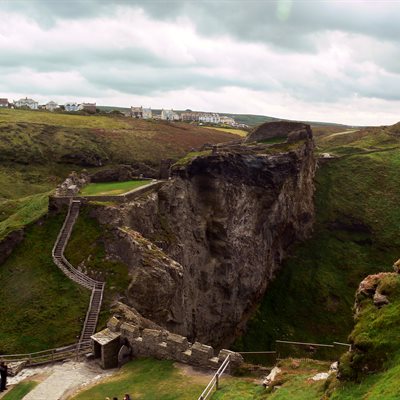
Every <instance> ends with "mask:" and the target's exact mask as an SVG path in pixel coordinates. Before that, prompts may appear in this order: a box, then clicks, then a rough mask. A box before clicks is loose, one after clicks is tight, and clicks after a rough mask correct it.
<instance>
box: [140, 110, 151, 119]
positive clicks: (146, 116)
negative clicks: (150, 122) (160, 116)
mask: <svg viewBox="0 0 400 400" xmlns="http://www.w3.org/2000/svg"><path fill="white" fill-rule="evenodd" d="M142 116H143V119H151V118H152V117H153V113H152V111H151V108H142Z"/></svg>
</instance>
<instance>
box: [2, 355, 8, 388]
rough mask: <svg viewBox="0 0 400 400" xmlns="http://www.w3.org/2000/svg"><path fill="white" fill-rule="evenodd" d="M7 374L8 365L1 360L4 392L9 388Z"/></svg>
mask: <svg viewBox="0 0 400 400" xmlns="http://www.w3.org/2000/svg"><path fill="white" fill-rule="evenodd" d="M7 375H8V367H7V365H6V363H5V362H4V361H2V362H0V379H1V383H0V392H4V391H5V390H6V389H7Z"/></svg>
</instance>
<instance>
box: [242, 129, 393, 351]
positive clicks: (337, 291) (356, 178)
mask: <svg viewBox="0 0 400 400" xmlns="http://www.w3.org/2000/svg"><path fill="white" fill-rule="evenodd" d="M343 143H346V144H345V147H346V150H345V151H343V146H344V145H343ZM317 144H318V151H319V152H321V153H322V152H326V151H329V152H335V153H338V154H340V153H342V154H345V155H343V157H341V158H338V159H335V160H332V161H328V162H326V163H323V164H321V165H320V166H319V169H318V171H317V177H316V197H315V202H316V212H317V221H316V224H315V231H314V234H313V236H312V237H311V238H310V239H309V240H307V241H306V242H304V243H300V244H298V245H297V246H296V247H295V248H294V249H293V251H292V253H291V256H290V257H288V259H287V260H286V261H285V262H284V265H283V266H282V269H281V271H280V272H279V274H278V276H277V278H276V279H275V281H273V282H272V283H271V284H270V286H269V288H268V289H267V293H266V294H265V296H264V298H263V300H262V302H261V304H260V306H259V307H258V309H257V311H256V313H255V314H254V316H253V318H252V319H251V320H250V322H249V324H248V329H247V332H246V333H245V335H244V336H243V337H242V338H241V339H239V340H238V341H237V343H236V348H238V349H246V350H268V349H271V348H272V347H273V345H274V341H275V340H276V339H294V340H299V341H313V342H320V343H329V342H332V341H334V340H338V341H346V340H347V336H348V335H349V333H350V331H351V329H352V325H353V322H352V306H353V303H354V293H355V290H356V289H357V287H358V285H359V283H360V281H361V280H362V279H363V278H364V277H365V276H366V275H368V274H371V273H375V272H378V271H386V270H388V269H390V268H391V267H390V266H391V265H392V264H393V262H394V261H395V260H397V259H398V258H399V256H400V235H399V226H400V208H399V207H398V200H399V198H400V185H399V184H398V182H399V181H400V141H399V138H398V137H397V136H394V135H392V131H390V130H389V129H371V130H367V131H366V132H361V133H351V134H349V135H337V136H335V135H332V136H331V137H324V138H323V139H321V140H319V141H317Z"/></svg>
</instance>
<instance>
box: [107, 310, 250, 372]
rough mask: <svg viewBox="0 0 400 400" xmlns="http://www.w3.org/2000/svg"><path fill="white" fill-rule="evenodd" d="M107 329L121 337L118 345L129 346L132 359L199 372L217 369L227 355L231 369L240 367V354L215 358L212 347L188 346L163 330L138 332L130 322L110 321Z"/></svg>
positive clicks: (227, 352) (223, 352)
mask: <svg viewBox="0 0 400 400" xmlns="http://www.w3.org/2000/svg"><path fill="white" fill-rule="evenodd" d="M107 327H108V328H107V329H109V330H110V331H112V332H119V333H120V334H121V345H122V344H125V345H126V344H127V343H129V346H130V348H131V351H132V356H133V357H154V358H157V359H161V360H174V361H179V362H182V363H185V364H189V365H193V366H196V367H202V368H211V369H218V368H219V367H220V365H221V364H222V362H223V361H224V360H225V358H226V357H227V356H228V355H230V360H231V362H230V368H231V370H232V369H235V368H237V367H238V366H240V365H241V364H242V363H243V357H242V356H241V355H240V354H239V353H235V352H233V351H230V350H226V349H223V350H220V351H219V352H218V354H216V352H215V350H214V349H213V348H212V347H211V346H207V345H205V344H203V343H199V342H195V343H190V342H189V341H188V339H187V338H186V337H185V336H181V335H177V334H175V333H172V332H169V331H167V330H163V329H149V328H145V329H140V328H139V326H138V325H135V324H134V323H131V322H125V321H122V320H119V319H118V318H116V317H115V316H114V317H112V318H111V319H110V320H109V322H108V324H107Z"/></svg>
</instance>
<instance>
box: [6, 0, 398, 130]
mask: <svg viewBox="0 0 400 400" xmlns="http://www.w3.org/2000/svg"><path fill="white" fill-rule="evenodd" d="M399 21H400V0H399V1H397V0H395V1H385V0H380V1H372V0H371V1H363V0H358V1H351V0H345V1H344V0H342V1H334V0H325V1H322V0H308V1H305V0H279V1H278V0H277V1H272V0H271V1H268V0H262V1H260V0H258V1H254V0H219V1H218V0H212V1H207V0H191V1H190V0H176V1H167V0H166V1H163V0H158V1H152V0H150V1H134V0H132V1H120V0H114V1H112V0H108V1H102V0H81V1H73V0H68V1H62V0H52V1H49V0H47V1H44V0H37V1H36V0H0V97H7V98H9V99H11V100H17V99H19V98H21V97H26V96H27V97H31V98H34V99H35V100H38V101H39V102H41V103H46V102H47V101H49V100H54V101H57V102H59V103H61V104H62V103H65V102H68V101H77V102H89V101H90V102H92V101H93V102H96V103H97V104H98V105H112V106H121V107H130V106H140V105H142V106H144V107H152V108H173V109H177V110H184V109H192V110H202V111H214V112H220V113H243V114H261V115H268V116H273V117H278V118H287V119H296V120H312V121H329V122H337V123H345V124H350V125H389V124H393V123H396V122H398V121H400V113H399V110H400V23H399Z"/></svg>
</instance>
